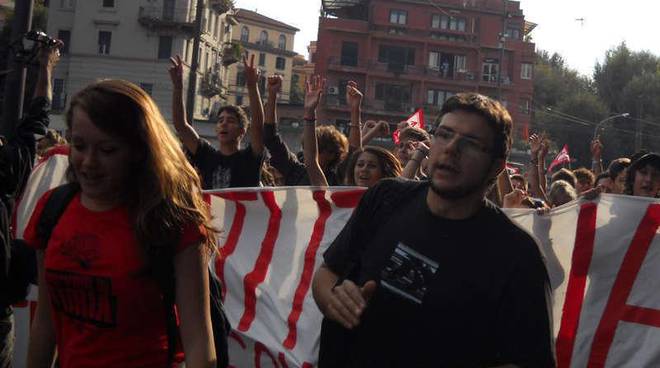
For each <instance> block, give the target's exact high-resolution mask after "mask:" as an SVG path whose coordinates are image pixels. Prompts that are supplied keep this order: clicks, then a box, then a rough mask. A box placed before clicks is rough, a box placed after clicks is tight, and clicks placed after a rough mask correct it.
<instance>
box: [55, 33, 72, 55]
mask: <svg viewBox="0 0 660 368" xmlns="http://www.w3.org/2000/svg"><path fill="white" fill-rule="evenodd" d="M57 38H58V39H60V40H62V42H63V43H64V46H62V48H61V49H60V51H61V52H62V54H68V53H69V44H71V31H67V30H59V31H57Z"/></svg>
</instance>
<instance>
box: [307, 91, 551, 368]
mask: <svg viewBox="0 0 660 368" xmlns="http://www.w3.org/2000/svg"><path fill="white" fill-rule="evenodd" d="M441 116H442V120H441V122H440V125H439V126H438V128H437V129H436V131H435V134H434V138H433V142H432V144H431V147H430V152H429V159H428V160H429V161H428V169H429V180H428V181H422V182H416V181H406V180H403V179H391V180H383V181H381V183H380V184H379V185H376V186H375V187H373V188H371V189H370V190H368V191H367V192H366V193H365V194H364V196H363V197H362V200H361V202H360V204H359V206H358V207H357V208H356V210H355V212H354V213H353V216H352V217H351V219H350V220H349V222H348V223H347V225H346V226H345V228H344V229H343V230H342V232H341V233H340V234H339V236H338V237H337V238H336V239H335V241H334V242H333V243H332V245H331V246H330V248H329V249H328V250H327V252H326V253H325V255H324V264H323V265H322V266H321V268H320V269H319V270H318V272H317V274H316V276H315V278H314V285H313V292H314V298H315V300H316V303H317V304H318V306H319V308H320V310H321V311H322V312H323V314H324V315H325V318H324V320H323V326H322V330H321V346H320V355H319V367H320V368H326V367H497V366H509V367H510V366H520V367H552V366H554V364H555V363H554V355H553V349H552V346H553V344H552V333H551V318H550V315H549V310H550V308H549V305H550V304H549V303H550V288H549V281H548V276H547V272H546V268H545V264H544V261H543V258H542V256H541V254H540V252H539V249H538V246H537V244H536V242H535V241H534V240H533V238H532V237H531V236H530V235H529V234H527V233H526V232H525V231H523V230H522V229H520V228H519V227H518V226H516V225H515V224H513V223H512V222H511V221H510V220H509V218H508V217H507V216H506V215H504V214H503V213H502V212H501V211H500V210H499V209H498V208H497V207H496V206H494V205H493V204H492V203H490V202H488V201H487V200H486V199H485V198H484V196H485V193H486V192H487V191H488V189H489V188H490V186H491V185H493V183H494V181H495V179H496V177H497V176H498V175H499V173H500V172H502V170H504V168H505V162H506V158H507V155H508V152H509V149H510V146H511V117H510V116H509V114H508V112H507V111H506V110H505V109H504V108H503V107H502V105H500V104H499V103H498V102H496V101H494V100H491V99H490V98H488V97H485V96H482V95H479V94H475V93H464V94H457V95H455V96H453V97H451V98H450V99H448V100H447V101H446V102H445V105H444V106H443V108H442V110H441Z"/></svg>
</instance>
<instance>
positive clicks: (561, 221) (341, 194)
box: [16, 171, 660, 368]
mask: <svg viewBox="0 0 660 368" xmlns="http://www.w3.org/2000/svg"><path fill="white" fill-rule="evenodd" d="M58 172H59V171H58ZM51 182H52V180H51ZM34 185H38V184H37V183H32V184H31V185H30V186H31V187H34ZM34 192H35V194H34V195H35V196H37V197H38V195H39V193H37V192H39V190H35V191H34ZM361 193H362V189H355V188H330V189H328V190H315V189H313V188H300V187H297V188H259V189H242V190H225V191H218V192H209V193H208V194H210V196H209V200H210V201H211V207H212V211H213V216H214V225H215V226H216V227H217V228H219V229H222V231H223V233H222V234H221V235H220V236H219V238H218V247H219V254H220V256H219V257H217V258H216V259H215V260H214V261H213V262H212V264H211V267H212V268H213V270H214V271H215V272H216V274H218V275H219V277H220V278H221V279H222V280H223V282H224V284H225V292H226V294H225V298H224V301H225V309H226V311H227V316H228V318H229V320H230V322H231V324H232V326H233V328H234V331H233V332H232V335H231V336H230V363H231V365H232V366H233V367H235V368H243V367H311V366H313V365H315V364H316V356H317V352H318V344H319V333H320V321H321V315H320V312H319V311H318V309H317V307H316V305H315V303H314V301H313V298H312V296H311V279H312V276H313V272H314V270H316V268H318V266H319V265H320V263H321V262H322V254H323V252H324V250H325V249H326V248H327V246H328V245H329V244H330V242H331V241H332V240H333V239H334V237H335V236H336V235H337V233H338V232H339V231H340V230H341V228H342V227H343V225H344V224H345V222H346V221H347V219H348V218H349V216H350V213H351V212H352V209H353V207H354V206H355V205H356V204H357V201H358V200H359V197H360V195H361ZM21 205H22V204H21ZM21 208H27V207H21ZM30 211H31V210H28V209H26V210H24V211H23V212H21V213H19V216H18V219H17V224H24V223H25V222H26V219H27V218H29V214H30ZM508 212H509V215H510V216H511V217H512V218H513V219H514V220H515V221H516V222H518V223H519V224H520V225H521V226H522V227H523V228H525V229H527V230H528V231H530V232H531V233H533V234H534V235H535V236H536V238H537V239H539V243H540V244H541V248H542V251H543V253H544V255H545V257H546V260H547V266H548V272H549V275H550V279H551V284H552V288H553V290H554V297H555V299H554V305H553V314H554V331H555V335H557V346H556V348H557V360H558V366H559V367H660V293H658V290H659V289H660V237H658V236H657V234H658V224H659V223H660V201H658V200H652V199H645V198H638V197H629V196H616V195H602V196H601V198H600V199H599V200H597V201H594V202H572V203H569V204H567V205H564V206H562V207H559V208H556V209H554V210H553V211H552V212H550V213H549V214H547V215H543V216H538V215H536V214H535V213H534V212H533V211H530V210H510V211H508ZM17 230H18V231H19V234H21V233H22V229H21V228H20V227H19V228H18V229H17ZM476 256H478V255H476ZM27 310H28V308H23V309H21V308H19V309H18V312H17V321H18V320H20V321H21V322H20V323H19V322H17V324H19V326H17V327H18V328H19V330H21V331H27V326H26V324H27V321H28V318H27ZM21 312H22V313H21ZM21 316H22V317H21ZM26 342H27V340H25V336H21V339H20V340H19V341H17V361H16V362H17V363H18V362H21V361H24V360H22V358H23V357H24V354H25V351H26V350H25V346H26V345H25V344H26ZM20 354H23V355H22V356H21V355H20ZM17 366H22V365H20V364H17Z"/></svg>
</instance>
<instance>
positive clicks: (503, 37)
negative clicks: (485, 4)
mask: <svg viewBox="0 0 660 368" xmlns="http://www.w3.org/2000/svg"><path fill="white" fill-rule="evenodd" d="M507 1H509V0H504V17H503V18H502V33H501V34H500V60H499V63H498V71H497V99H498V100H500V101H502V69H504V43H505V42H506V20H507V17H508V15H507Z"/></svg>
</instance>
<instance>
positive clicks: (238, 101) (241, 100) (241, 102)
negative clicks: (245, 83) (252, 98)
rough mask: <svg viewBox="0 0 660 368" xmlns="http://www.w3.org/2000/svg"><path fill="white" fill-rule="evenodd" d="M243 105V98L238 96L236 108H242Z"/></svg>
mask: <svg viewBox="0 0 660 368" xmlns="http://www.w3.org/2000/svg"><path fill="white" fill-rule="evenodd" d="M242 105H243V96H242V95H240V96H236V106H242Z"/></svg>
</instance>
